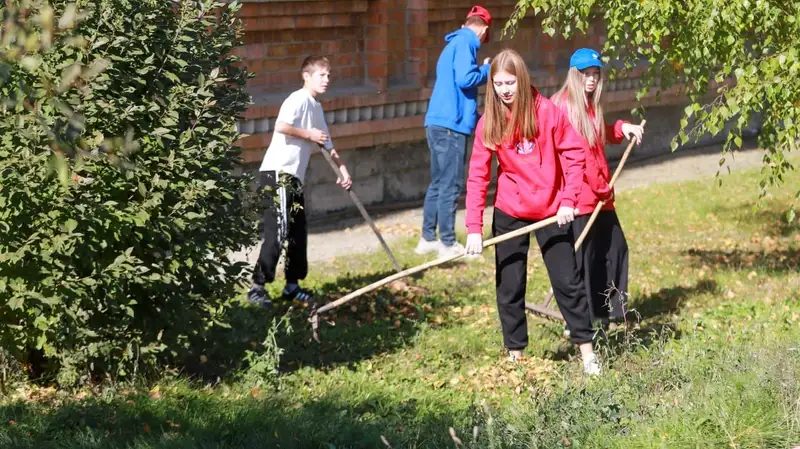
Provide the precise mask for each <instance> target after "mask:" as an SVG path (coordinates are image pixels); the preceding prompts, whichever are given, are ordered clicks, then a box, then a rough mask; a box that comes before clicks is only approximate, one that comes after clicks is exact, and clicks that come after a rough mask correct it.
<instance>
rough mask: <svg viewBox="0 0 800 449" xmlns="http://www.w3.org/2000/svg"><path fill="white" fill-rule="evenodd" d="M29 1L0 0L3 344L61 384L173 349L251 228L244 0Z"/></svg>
mask: <svg viewBox="0 0 800 449" xmlns="http://www.w3.org/2000/svg"><path fill="white" fill-rule="evenodd" d="M11 3H13V2H11ZM28 3H29V5H28V8H27V9H16V10H15V9H13V7H11V6H8V4H7V3H6V6H0V13H1V14H2V15H3V16H4V18H5V19H6V20H5V22H6V23H8V22H9V21H12V22H14V23H17V24H20V27H19V29H17V30H16V32H17V36H16V40H15V39H13V38H11V39H5V40H4V41H3V44H0V45H3V46H4V48H3V49H2V52H3V54H2V60H0V97H2V98H5V99H7V100H6V102H5V105H4V106H3V108H2V110H1V111H0V323H2V327H1V328H0V344H2V346H3V347H4V348H8V349H9V351H11V352H12V353H13V354H14V356H15V357H16V358H17V359H18V360H19V361H21V362H23V363H26V364H29V365H34V367H35V368H37V369H38V370H41V372H42V373H43V374H48V375H57V380H58V381H59V382H60V383H62V384H74V383H77V382H83V381H86V380H88V379H90V378H91V377H92V376H93V375H98V374H104V375H112V376H120V375H121V376H125V375H130V374H132V373H134V372H135V371H136V370H137V369H141V368H142V367H147V366H153V365H154V364H155V363H169V362H173V361H176V360H179V359H180V358H181V357H182V356H183V355H184V354H185V352H186V350H187V349H188V348H189V347H190V346H191V344H192V343H193V342H197V341H199V340H201V339H202V336H203V332H204V331H205V330H206V329H207V328H208V327H209V326H214V325H215V324H217V323H216V317H218V316H220V313H221V311H222V309H223V308H224V304H225V301H226V300H227V299H229V298H230V297H231V296H232V295H233V294H234V291H235V283H236V280H237V279H239V278H241V276H242V275H243V270H245V267H244V266H243V265H242V264H241V263H234V262H232V261H230V260H229V259H228V255H229V254H230V253H231V252H232V251H235V250H237V249H239V248H241V247H242V246H244V245H248V244H252V243H254V239H255V237H256V234H255V233H254V232H253V226H252V225H251V224H252V222H253V220H252V218H253V215H252V211H253V208H252V205H253V202H252V201H251V199H250V198H249V193H248V185H249V179H248V177H247V176H245V175H236V166H237V162H238V160H239V154H240V153H239V152H240V150H239V149H238V148H236V147H234V142H235V141H236V139H237V138H238V134H237V130H236V119H237V116H238V115H239V114H241V113H242V112H243V111H244V109H245V107H246V105H247V104H248V103H249V96H248V95H247V93H246V91H245V89H244V86H245V82H246V78H247V73H246V71H245V70H244V69H242V68H240V67H238V66H237V64H236V60H235V59H234V58H233V57H231V56H230V52H231V50H232V48H233V47H234V46H235V45H238V43H239V36H240V34H239V31H240V29H239V23H238V21H237V19H236V17H235V13H236V12H237V10H238V8H239V6H238V5H236V4H235V3H234V4H230V5H224V4H221V3H215V2H214V1H213V0H192V1H189V0H99V1H91V2H90V1H82V2H78V3H77V4H70V3H67V2H65V1H50V2H44V1H39V2H31V1H29V2H28ZM52 17H55V18H52ZM11 30H12V29H7V30H6V32H5V34H6V36H8V34H9V33H10V32H11ZM6 36H4V37H6ZM28 43H30V45H28ZM219 324H221V323H219Z"/></svg>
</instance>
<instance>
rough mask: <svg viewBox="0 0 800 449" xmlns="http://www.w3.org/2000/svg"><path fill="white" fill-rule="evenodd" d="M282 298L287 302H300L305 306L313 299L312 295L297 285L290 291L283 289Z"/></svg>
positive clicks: (286, 288)
mask: <svg viewBox="0 0 800 449" xmlns="http://www.w3.org/2000/svg"><path fill="white" fill-rule="evenodd" d="M283 297H284V298H286V299H288V300H293V301H300V302H302V303H305V304H311V300H312V299H313V298H314V294H313V293H311V292H310V291H308V290H306V289H304V288H302V287H300V286H299V285H298V286H296V287H294V288H293V289H291V290H289V289H288V287H284V289H283Z"/></svg>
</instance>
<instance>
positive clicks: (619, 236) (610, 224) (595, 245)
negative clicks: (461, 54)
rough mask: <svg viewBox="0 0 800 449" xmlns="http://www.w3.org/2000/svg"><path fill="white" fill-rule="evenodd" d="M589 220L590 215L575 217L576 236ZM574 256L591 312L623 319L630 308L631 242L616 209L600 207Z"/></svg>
mask: <svg viewBox="0 0 800 449" xmlns="http://www.w3.org/2000/svg"><path fill="white" fill-rule="evenodd" d="M588 222H589V215H581V216H580V217H577V218H576V219H575V222H574V223H573V227H572V230H573V232H574V236H575V239H576V240H577V238H578V236H579V235H580V234H581V232H583V230H584V228H586V224H587V223H588ZM575 259H576V262H577V264H578V267H579V270H580V271H581V272H582V274H583V281H584V284H585V285H586V295H587V296H588V297H589V302H590V303H591V304H592V306H591V307H590V309H591V311H592V316H593V317H594V318H595V319H599V320H602V321H603V322H608V321H609V319H615V320H619V319H622V318H623V317H624V314H625V311H626V309H627V300H626V295H627V293H628V242H627V241H626V240H625V234H623V233H622V226H620V224H619V218H617V213H616V212H615V211H613V210H608V211H606V210H604V211H600V214H598V215H597V219H595V222H594V225H592V228H591V229H590V230H589V233H588V234H587V235H586V240H584V241H583V245H581V247H580V248H579V249H578V251H576V252H575Z"/></svg>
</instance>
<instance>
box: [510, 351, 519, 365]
mask: <svg viewBox="0 0 800 449" xmlns="http://www.w3.org/2000/svg"><path fill="white" fill-rule="evenodd" d="M520 360H522V351H508V361H509V362H511V363H517V362H519V361H520Z"/></svg>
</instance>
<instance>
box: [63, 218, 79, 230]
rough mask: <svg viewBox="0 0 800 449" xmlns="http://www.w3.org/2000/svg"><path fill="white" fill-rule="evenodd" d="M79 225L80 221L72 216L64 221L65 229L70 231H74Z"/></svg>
mask: <svg viewBox="0 0 800 449" xmlns="http://www.w3.org/2000/svg"><path fill="white" fill-rule="evenodd" d="M77 227H78V222H77V221H75V220H73V219H71V218H70V219H69V220H67V221H66V222H65V223H64V229H65V230H66V231H67V232H70V233H71V232H72V231H74V230H75V228H77Z"/></svg>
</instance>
